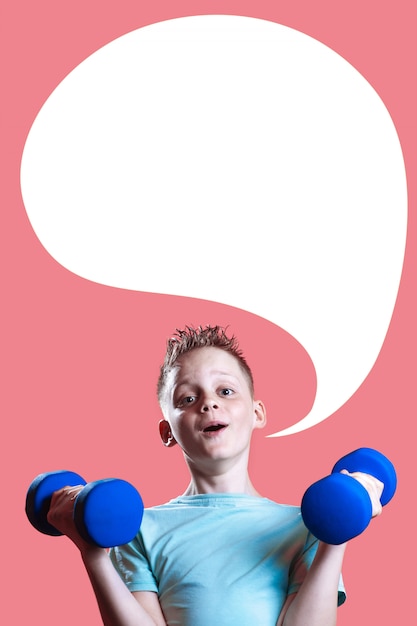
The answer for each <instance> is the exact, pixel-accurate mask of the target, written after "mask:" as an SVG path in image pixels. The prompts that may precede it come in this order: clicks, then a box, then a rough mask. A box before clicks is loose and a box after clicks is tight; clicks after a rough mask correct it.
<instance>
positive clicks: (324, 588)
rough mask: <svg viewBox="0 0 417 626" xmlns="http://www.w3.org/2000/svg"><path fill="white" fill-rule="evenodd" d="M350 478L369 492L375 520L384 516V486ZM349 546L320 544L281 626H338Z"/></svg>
mask: <svg viewBox="0 0 417 626" xmlns="http://www.w3.org/2000/svg"><path fill="white" fill-rule="evenodd" d="M344 473H346V474H348V473H349V472H347V471H344ZM350 475H351V476H352V477H353V478H355V479H356V480H358V481H359V482H360V483H361V484H362V485H363V487H365V489H366V490H367V492H368V494H369V497H370V499H371V503H372V517H376V516H377V515H380V514H381V512H382V505H381V500H380V498H381V494H382V491H383V489H384V485H383V483H381V482H380V481H379V480H378V479H376V478H374V477H373V476H370V475H368V474H363V473H361V472H354V473H351V474H350ZM346 545H347V544H346V543H345V544H342V545H337V546H332V545H329V544H326V543H322V542H320V543H319V547H318V549H317V553H316V556H315V557H314V560H313V563H312V564H311V567H310V569H309V571H308V572H307V575H306V577H305V579H304V581H303V583H302V585H301V587H300V589H299V590H298V592H297V593H296V594H292V595H291V596H288V598H287V600H286V602H285V604H284V606H283V608H282V611H281V614H280V616H279V618H278V621H277V626H305V624H308V625H309V626H335V624H336V621H337V592H338V586H339V579H340V574H341V571H342V563H343V556H344V553H345V549H346Z"/></svg>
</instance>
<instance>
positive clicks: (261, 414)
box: [254, 400, 266, 428]
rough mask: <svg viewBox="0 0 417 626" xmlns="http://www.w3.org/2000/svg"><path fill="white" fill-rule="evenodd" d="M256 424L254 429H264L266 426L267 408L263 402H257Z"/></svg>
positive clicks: (255, 408) (255, 406)
mask: <svg viewBox="0 0 417 626" xmlns="http://www.w3.org/2000/svg"><path fill="white" fill-rule="evenodd" d="M254 410H255V424H254V428H263V427H264V426H265V425H266V408H265V405H264V403H263V402H262V400H255V402H254Z"/></svg>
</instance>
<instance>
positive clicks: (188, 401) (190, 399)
mask: <svg viewBox="0 0 417 626" xmlns="http://www.w3.org/2000/svg"><path fill="white" fill-rule="evenodd" d="M194 400H195V396H185V398H182V400H180V402H179V404H180V406H184V405H186V404H191V403H192V402H194Z"/></svg>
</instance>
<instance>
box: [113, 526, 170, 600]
mask: <svg viewBox="0 0 417 626" xmlns="http://www.w3.org/2000/svg"><path fill="white" fill-rule="evenodd" d="M110 559H111V561H112V563H113V565H114V567H115V568H116V570H117V571H118V573H119V575H120V577H121V578H122V580H123V581H124V582H125V584H126V586H127V588H128V589H129V591H154V592H156V593H158V584H157V582H156V579H155V576H154V575H153V573H152V570H151V568H150V565H149V561H148V559H147V557H146V551H145V549H144V546H143V543H142V541H141V536H140V535H138V536H137V537H136V538H135V539H133V541H131V542H130V543H128V544H126V545H124V546H116V547H115V548H112V549H111V550H110Z"/></svg>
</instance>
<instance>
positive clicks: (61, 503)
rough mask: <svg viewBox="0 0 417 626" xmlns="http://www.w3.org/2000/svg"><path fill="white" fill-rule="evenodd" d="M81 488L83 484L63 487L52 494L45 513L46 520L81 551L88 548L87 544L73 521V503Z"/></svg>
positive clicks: (89, 547) (89, 546)
mask: <svg viewBox="0 0 417 626" xmlns="http://www.w3.org/2000/svg"><path fill="white" fill-rule="evenodd" d="M82 489H83V485H79V486H75V487H63V488H62V489H59V490H58V491H55V492H54V493H53V494H52V499H51V504H50V506H49V511H48V515H47V519H48V522H49V523H50V524H51V525H52V526H54V528H56V529H57V530H59V531H60V532H61V533H63V534H64V535H66V536H67V537H68V538H69V539H71V541H72V542H73V543H75V545H76V546H77V547H78V548H79V549H80V551H81V552H84V551H86V550H90V549H91V548H92V546H91V545H90V544H88V543H87V542H86V541H84V539H83V538H82V537H81V535H80V534H79V532H78V530H77V527H76V525H75V522H74V504H75V498H76V497H77V494H79V493H80V491H81V490H82Z"/></svg>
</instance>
